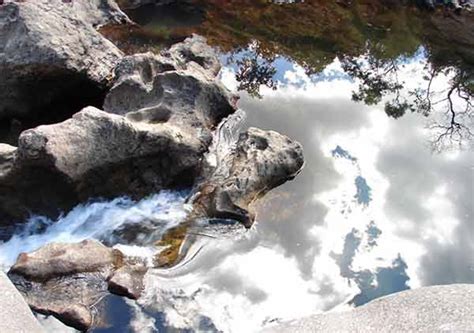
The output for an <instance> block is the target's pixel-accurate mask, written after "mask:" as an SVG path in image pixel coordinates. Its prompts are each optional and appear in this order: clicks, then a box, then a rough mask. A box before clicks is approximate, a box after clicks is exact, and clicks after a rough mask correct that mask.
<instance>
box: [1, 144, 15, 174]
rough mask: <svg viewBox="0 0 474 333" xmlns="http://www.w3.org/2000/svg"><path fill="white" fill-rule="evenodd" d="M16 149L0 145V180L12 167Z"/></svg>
mask: <svg viewBox="0 0 474 333" xmlns="http://www.w3.org/2000/svg"><path fill="white" fill-rule="evenodd" d="M15 152H16V147H13V146H10V145H7V144H4V143H0V178H1V177H3V176H4V175H6V174H8V173H9V172H10V170H11V168H12V167H13V163H14V159H15Z"/></svg>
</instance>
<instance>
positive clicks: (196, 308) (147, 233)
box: [0, 1, 474, 332]
mask: <svg viewBox="0 0 474 333" xmlns="http://www.w3.org/2000/svg"><path fill="white" fill-rule="evenodd" d="M369 2H370V1H368V2H361V1H356V2H354V3H355V5H353V6H349V7H348V8H343V7H341V6H339V5H337V4H335V3H334V2H326V3H324V4H321V3H319V2H308V1H306V2H305V3H295V4H291V5H271V4H261V3H260V4H255V2H251V1H243V2H242V3H235V2H222V1H207V2H206V3H205V4H204V5H202V4H201V5H202V8H200V9H199V10H196V8H194V9H193V8H192V6H191V7H189V6H188V5H186V6H185V9H183V8H181V7H179V8H178V9H176V8H174V9H173V8H171V9H170V8H167V9H166V10H164V9H163V8H162V7H155V8H151V7H147V10H146V11H145V12H144V11H143V10H142V12H138V13H136V15H137V16H136V18H137V19H139V20H140V18H143V22H141V23H143V24H146V25H147V26H148V27H150V28H152V29H153V28H156V27H157V21H154V18H155V19H157V20H158V21H160V22H162V25H161V26H160V27H159V29H158V30H159V33H160V34H162V33H163V29H165V28H166V30H167V33H168V34H169V35H170V36H172V37H173V38H176V36H185V35H187V34H189V33H191V32H198V33H200V34H203V35H205V36H206V37H207V38H208V40H209V42H210V43H211V44H212V45H214V46H216V47H218V48H219V50H220V51H221V57H222V60H223V62H224V63H225V66H224V68H223V70H222V72H221V78H222V80H223V82H224V84H225V85H226V86H227V87H228V88H229V89H231V90H233V91H235V92H238V93H239V94H240V97H241V99H240V104H239V107H240V108H241V111H239V112H238V113H237V114H236V115H234V116H232V117H230V119H228V120H227V121H226V122H224V123H223V124H221V126H220V131H219V132H218V134H217V135H216V137H215V139H216V141H217V140H218V141H219V142H221V143H225V144H224V145H220V146H217V147H214V148H213V149H212V150H211V154H209V156H208V160H209V161H210V162H211V164H213V165H214V166H216V167H217V170H218V172H221V171H219V170H220V169H219V161H220V160H222V159H223V158H225V156H226V155H227V153H228V151H229V149H231V148H232V142H233V141H234V140H235V138H236V135H237V132H238V131H239V130H241V129H245V128H246V127H249V126H256V127H261V128H263V129H272V130H276V131H279V132H281V133H283V134H286V135H288V136H289V137H291V138H293V139H295V140H298V141H299V142H301V143H302V144H303V147H304V152H305V160H306V164H305V168H304V169H303V171H302V173H301V174H300V175H298V177H296V179H295V180H294V181H292V182H289V183H286V184H284V185H283V186H281V187H279V188H277V189H275V190H273V191H272V192H270V193H269V194H268V195H267V196H266V197H265V198H263V199H262V200H261V201H260V202H259V203H258V204H257V210H258V214H257V222H256V224H255V225H254V226H253V227H252V228H251V229H250V230H245V229H244V228H242V227H241V226H239V225H237V224H233V223H230V222H229V221H225V223H223V221H202V224H201V225H198V226H196V227H195V228H193V229H192V230H189V234H191V235H193V236H194V237H193V238H195V242H194V243H193V244H192V245H191V246H190V248H189V249H188V252H187V254H186V256H185V258H184V259H183V261H182V262H181V263H180V264H179V265H177V266H176V267H173V268H170V269H151V270H150V271H149V272H148V274H147V275H146V278H145V282H146V290H145V293H144V295H143V296H142V298H141V299H140V300H139V301H138V302H131V301H128V300H127V301H122V302H120V301H118V300H112V301H111V302H112V303H111V304H115V305H110V306H109V307H108V309H109V311H110V316H109V320H110V326H109V327H108V328H97V329H96V331H97V332H123V331H127V330H130V331H134V332H154V331H159V332H162V331H170V332H174V331H224V332H256V331H258V330H260V329H261V328H262V327H265V326H267V325H269V324H271V323H274V322H278V321H283V320H288V319H293V318H297V317H302V316H306V315H311V314H315V313H319V312H325V311H344V310H346V309H348V308H350V307H353V306H360V305H363V304H365V303H367V302H369V301H370V300H373V299H375V298H377V297H381V296H384V295H387V294H390V293H394V292H397V291H401V290H404V289H408V288H417V287H421V286H429V285H436V284H451V283H474V225H473V221H474V211H473V210H474V208H473V206H474V205H473V199H474V193H473V190H474V185H473V184H474V154H473V152H472V148H473V142H472V139H473V137H472V132H474V123H473V120H474V117H473V114H474V113H472V106H471V107H469V103H472V82H473V79H472V68H473V63H474V62H473V59H474V57H473V54H472V50H473V48H472V47H471V46H472V45H473V42H472V40H471V39H469V38H470V37H469V31H474V30H473V29H469V28H468V27H467V28H465V31H464V34H463V31H461V30H459V28H457V29H458V30H457V31H455V33H454V32H453V31H451V30H450V29H454V28H455V27H456V22H458V21H460V22H462V21H463V20H464V24H468V23H469V22H466V20H467V19H466V16H462V17H459V18H456V20H455V21H447V22H449V23H450V25H449V26H444V27H443V29H441V30H437V29H435V24H437V23H436V22H437V20H438V21H439V20H442V19H445V20H451V18H449V17H448V18H442V17H439V16H434V17H433V18H427V17H426V16H424V15H422V14H420V13H419V12H417V11H416V10H414V9H409V10H406V9H404V8H399V7H396V8H392V9H390V10H382V9H381V8H380V7H378V6H379V5H377V4H372V5H370V4H368V3H369ZM198 3H199V2H198ZM377 3H379V2H377ZM160 8H161V9H160ZM170 10H171V12H174V13H175V14H176V16H177V17H179V18H182V17H183V15H184V16H186V15H188V14H186V13H189V15H190V17H188V18H187V19H186V20H184V21H185V22H186V23H185V24H184V26H180V25H177V24H176V22H177V20H172V19H170V21H162V20H161V18H162V17H163V13H168V12H170ZM153 11H158V12H159V13H156V15H154V14H153ZM145 14H146V15H145ZM323 14H324V15H323ZM140 15H142V16H140ZM170 17H172V16H170ZM163 26H165V27H163ZM453 27H454V28H453ZM450 38H451V39H450ZM461 40H462V42H461ZM466 41H467V42H466ZM469 43H471V44H469ZM466 45H468V46H466ZM469 45H471V46H469ZM450 91H453V93H452V94H451V95H448V94H449V92H450ZM470 91H471V95H469V94H470ZM448 97H449V98H448ZM453 112H454V113H455V118H454V122H453ZM187 195H188V193H186V192H179V193H173V192H162V193H158V194H156V195H154V196H151V197H150V198H146V199H144V200H142V201H140V202H133V201H131V200H129V199H127V198H118V199H115V200H112V201H109V202H99V203H88V204H84V205H81V206H78V207H76V208H75V209H74V210H73V211H72V212H71V213H69V214H67V215H64V216H63V217H61V218H60V219H59V220H58V221H49V220H47V219H45V218H42V217H38V216H37V217H32V218H31V219H30V220H29V221H28V224H27V225H26V227H25V228H24V229H23V230H22V231H20V232H17V233H16V235H15V236H14V237H13V238H12V239H11V240H10V241H8V242H5V243H3V244H1V245H0V263H1V264H2V267H3V269H7V268H8V267H9V265H11V264H12V263H13V262H14V260H15V258H16V256H17V255H18V253H19V252H22V251H31V250H34V249H35V248H37V247H39V246H41V245H43V244H46V243H47V242H51V241H67V242H72V241H80V240H82V239H86V238H96V239H100V240H102V241H104V242H106V243H107V244H109V245H113V246H116V247H118V248H120V249H122V250H124V251H126V252H127V253H134V254H139V255H140V256H143V257H150V256H151V255H152V254H153V253H154V252H155V251H156V248H154V247H153V245H152V244H153V243H154V242H155V241H156V240H158V239H159V238H160V237H161V235H162V234H163V232H164V231H165V230H166V229H167V228H170V227H173V226H176V225H177V224H179V223H180V222H181V221H183V220H184V219H185V218H186V215H187V207H186V204H185V198H186V196H187ZM114 302H119V303H114ZM113 309H115V310H116V309H120V310H117V311H116V312H115V313H114V312H113ZM117 312H118V313H117ZM44 323H45V326H46V327H49V328H50V330H51V331H60V330H61V329H63V328H58V327H61V326H58V324H57V323H56V322H53V321H51V320H50V319H49V320H46V321H45V322H44ZM125 326H128V327H127V328H125Z"/></svg>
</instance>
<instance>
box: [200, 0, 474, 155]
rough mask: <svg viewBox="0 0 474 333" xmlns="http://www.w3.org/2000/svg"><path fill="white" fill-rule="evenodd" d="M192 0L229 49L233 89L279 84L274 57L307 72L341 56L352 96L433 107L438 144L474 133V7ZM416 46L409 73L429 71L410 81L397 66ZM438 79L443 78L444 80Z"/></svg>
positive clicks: (398, 111)
mask: <svg viewBox="0 0 474 333" xmlns="http://www.w3.org/2000/svg"><path fill="white" fill-rule="evenodd" d="M194 1H195V2H196V3H198V4H199V5H200V6H202V8H203V9H204V10H205V12H206V15H205V19H204V21H203V24H201V25H200V26H199V28H198V33H199V34H201V35H204V36H205V37H206V38H207V39H208V42H209V43H210V44H211V45H214V46H217V47H218V48H220V49H221V51H223V52H225V53H227V54H232V56H231V57H230V58H229V59H230V60H229V61H230V62H231V63H232V65H234V66H235V67H236V78H237V81H238V89H239V90H243V91H247V92H248V93H249V94H250V95H251V96H256V97H260V88H261V87H262V86H266V87H269V88H272V89H276V87H277V85H278V82H277V79H276V78H275V74H276V69H275V62H274V61H275V59H276V58H277V57H284V58H286V59H290V60H291V61H292V62H295V63H297V64H298V65H300V66H301V67H302V68H303V69H304V70H305V72H306V74H308V75H309V76H311V75H313V74H319V73H321V72H322V71H323V70H324V69H325V68H326V67H327V65H329V64H331V63H332V62H333V61H334V59H339V60H340V62H341V64H342V66H343V69H344V71H345V72H346V73H347V74H348V75H349V76H351V77H352V78H354V79H356V80H357V82H358V83H359V87H358V89H356V91H355V92H354V94H353V99H354V100H355V101H358V102H363V103H366V104H368V105H375V104H379V103H384V109H385V112H386V114H387V115H388V116H389V117H391V118H394V119H398V118H401V117H403V116H404V115H405V114H407V113H418V114H421V115H423V116H426V117H429V125H428V126H427V127H428V129H429V130H430V133H431V135H432V138H431V142H432V145H433V149H434V150H438V151H439V150H444V149H448V148H451V147H453V146H461V147H464V146H466V145H467V144H469V143H470V142H471V141H472V139H473V132H474V130H473V129H474V127H473V125H472V114H473V111H472V97H473V90H474V88H473V86H474V84H473V70H472V68H473V67H472V64H473V63H474V60H473V59H474V53H473V51H472V50H473V47H474V34H473V33H472V31H474V13H470V12H468V11H466V12H463V14H462V15H461V16H456V15H453V14H452V13H451V12H450V11H445V12H441V11H438V12H433V13H429V14H428V13H427V12H426V11H420V10H418V9H416V8H415V7H413V6H404V5H402V4H401V2H400V3H399V2H393V1H378V0H364V1H305V2H303V3H297V4H295V3H292V2H294V1H278V2H279V3H280V2H281V3H286V4H281V5H276V4H274V3H272V2H271V1H251V0H245V1H241V2H235V1H221V0H207V1H202V0H194ZM421 47H423V48H425V50H426V58H427V60H428V61H427V65H426V68H424V70H423V74H420V73H417V74H416V75H414V78H419V77H420V75H421V76H424V77H425V80H424V81H423V82H417V86H414V85H413V84H410V83H411V82H408V83H407V82H403V79H402V77H401V75H400V73H402V72H403V67H404V66H406V64H407V63H408V62H409V59H412V58H413V57H414V56H415V57H416V56H417V55H418V54H417V51H418V50H420V48H421ZM443 80H444V81H446V80H449V84H448V85H447V86H446V87H443V88H440V86H439V84H438V82H439V81H443ZM444 83H446V82H444ZM410 86H411V88H409V87H410Z"/></svg>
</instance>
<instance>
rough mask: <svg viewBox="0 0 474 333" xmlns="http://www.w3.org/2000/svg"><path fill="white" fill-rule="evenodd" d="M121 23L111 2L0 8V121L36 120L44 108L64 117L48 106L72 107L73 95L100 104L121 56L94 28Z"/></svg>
mask: <svg viewBox="0 0 474 333" xmlns="http://www.w3.org/2000/svg"><path fill="white" fill-rule="evenodd" d="M127 20H128V18H127V16H126V15H125V14H123V13H122V12H121V11H120V9H119V8H118V6H117V5H116V3H115V2H114V1H112V0H93V1H72V2H66V1H62V0H37V1H36V0H35V1H25V2H8V3H6V4H5V5H2V6H0V72H1V73H2V75H1V76H0V119H2V118H6V117H20V118H21V117H33V116H37V115H36V114H35V113H38V112H39V113H42V112H46V111H45V110H44V108H46V107H49V110H48V112H65V110H52V109H54V107H51V105H56V104H58V103H59V104H61V103H65V102H66V101H68V100H69V102H70V104H73V103H72V102H71V101H72V100H74V99H78V98H77V94H78V91H80V92H81V97H82V99H83V100H88V99H89V100H94V99H98V98H100V95H101V94H103V89H104V86H105V85H106V84H108V82H109V80H110V78H111V75H112V70H113V68H114V67H115V65H116V64H117V63H118V61H119V60H120V59H121V58H122V52H121V51H120V50H119V49H118V48H117V47H115V46H114V45H113V44H112V43H111V42H110V41H108V40H107V39H105V38H104V37H102V35H100V34H99V33H98V32H97V31H96V29H95V27H97V26H100V25H103V24H105V23H108V22H116V21H127ZM77 102H78V103H80V101H79V100H78V101H77ZM83 103H84V102H83ZM61 106H65V107H71V108H73V105H64V104H61ZM76 111H77V110H76Z"/></svg>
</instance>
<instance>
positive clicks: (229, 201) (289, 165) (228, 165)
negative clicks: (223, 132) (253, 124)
mask: <svg viewBox="0 0 474 333" xmlns="http://www.w3.org/2000/svg"><path fill="white" fill-rule="evenodd" d="M218 163H220V164H223V165H224V167H222V166H220V167H219V168H218V172H215V173H214V174H213V175H212V176H210V177H209V179H208V180H206V181H205V182H204V183H203V184H202V185H201V186H200V187H199V188H198V190H197V193H196V194H195V195H194V198H193V199H192V201H193V205H194V208H195V213H197V214H198V215H203V216H208V217H216V218H225V219H234V220H238V221H240V222H242V223H243V224H244V225H245V226H246V227H250V226H251V225H252V223H253V221H254V218H255V217H254V214H253V213H252V212H249V206H250V204H251V203H252V202H254V201H255V200H257V199H258V198H260V197H262V196H263V195H265V193H267V192H268V191H270V190H271V189H273V188H275V187H277V186H279V185H281V184H283V183H285V182H286V181H288V180H291V179H293V178H294V177H295V176H296V175H297V174H298V173H299V172H300V170H301V168H302V167H303V164H304V158H303V148H302V146H301V145H300V144H299V143H298V142H296V141H293V140H291V139H289V138H288V137H286V136H284V135H281V134H279V133H277V132H274V131H263V130H260V129H258V128H250V129H248V130H247V131H246V132H245V133H242V134H240V137H239V139H238V141H237V143H236V146H235V147H234V148H233V149H232V151H231V152H230V153H229V154H228V155H227V156H224V157H223V160H222V161H219V162H218Z"/></svg>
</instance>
